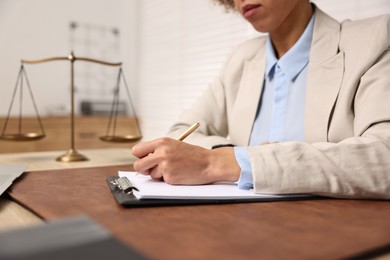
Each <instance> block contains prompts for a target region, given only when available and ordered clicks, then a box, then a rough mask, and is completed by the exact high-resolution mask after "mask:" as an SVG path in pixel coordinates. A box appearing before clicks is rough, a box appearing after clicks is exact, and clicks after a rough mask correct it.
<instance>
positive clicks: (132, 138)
mask: <svg viewBox="0 0 390 260" xmlns="http://www.w3.org/2000/svg"><path fill="white" fill-rule="evenodd" d="M141 138H142V136H141V135H119V136H113V135H105V136H101V137H100V138H99V139H100V140H102V141H104V142H111V143H133V142H137V141H139V140H141Z"/></svg>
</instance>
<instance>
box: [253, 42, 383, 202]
mask: <svg viewBox="0 0 390 260" xmlns="http://www.w3.org/2000/svg"><path fill="white" fill-rule="evenodd" d="M387 48H388V49H387V50H385V51H384V53H383V54H382V55H381V56H380V57H379V59H378V60H377V61H376V62H375V64H373V66H370V68H369V69H368V70H367V71H366V73H365V74H364V75H363V76H362V77H361V78H360V80H359V86H358V88H357V89H358V90H357V92H356V93H355V96H354V102H353V108H354V113H355V120H354V133H355V134H354V136H353V137H350V138H347V139H344V140H342V141H340V142H338V143H330V142H318V143H312V144H309V143H303V142H286V143H278V144H269V145H262V146H254V147H248V153H249V157H250V161H251V166H252V171H253V178H254V188H255V192H259V193H279V194H291V193H311V194H314V195H324V196H330V197H341V198H379V199H390V75H389V73H390V50H389V47H387ZM346 109H349V108H346Z"/></svg>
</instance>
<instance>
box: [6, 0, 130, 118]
mask: <svg viewBox="0 0 390 260" xmlns="http://www.w3.org/2000/svg"><path fill="white" fill-rule="evenodd" d="M135 6H136V0H66V1H64V0H1V1H0V115H1V116H4V115H6V113H7V111H8V107H9V102H10V100H11V95H12V91H13V89H14V85H15V82H16V75H17V72H18V70H19V66H20V59H40V58H45V57H52V56H67V55H68V54H69V53H70V51H71V50H70V38H69V23H70V22H71V21H78V22H82V23H88V24H98V25H105V26H110V27H117V28H119V29H120V31H121V37H122V38H121V44H120V45H121V53H122V55H121V56H122V59H121V61H123V62H124V64H125V65H124V69H125V72H126V77H127V79H128V81H129V84H130V85H131V86H134V84H135V82H134V78H135V75H134V70H133V67H134V66H135V65H134V63H135V59H136V58H135V54H136V51H135V41H134V39H135V35H134V34H135V32H136V31H135V30H134V28H136V22H135V19H136V9H135ZM76 55H77V53H76ZM91 58H94V57H91ZM75 66H78V62H76V63H75ZM69 67H70V65H69V63H68V62H51V63H46V64H39V65H26V70H27V73H28V76H29V79H30V82H31V85H32V88H33V92H34V96H35V99H36V102H37V105H38V110H39V112H40V114H41V115H45V114H49V113H51V112H53V109H55V108H58V107H67V108H69V104H70V101H69V98H70V93H69V92H70V91H69V84H70V82H69V81H70V70H69ZM76 85H77V82H76ZM26 98H28V96H27V97H26ZM25 112H26V115H28V114H29V113H30V114H31V113H32V112H33V110H32V108H31V106H30V107H26V108H25Z"/></svg>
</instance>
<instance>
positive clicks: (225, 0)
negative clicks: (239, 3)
mask: <svg viewBox="0 0 390 260" xmlns="http://www.w3.org/2000/svg"><path fill="white" fill-rule="evenodd" d="M212 2H214V3H216V4H219V5H222V6H223V7H225V9H226V11H235V5H234V0H212Z"/></svg>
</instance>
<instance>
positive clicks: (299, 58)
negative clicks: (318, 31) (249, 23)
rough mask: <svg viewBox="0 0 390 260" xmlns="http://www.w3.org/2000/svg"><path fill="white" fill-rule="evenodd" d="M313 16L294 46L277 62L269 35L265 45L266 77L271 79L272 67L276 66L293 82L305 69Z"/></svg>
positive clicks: (308, 53)
mask: <svg viewBox="0 0 390 260" xmlns="http://www.w3.org/2000/svg"><path fill="white" fill-rule="evenodd" d="M313 25H314V15H312V17H311V19H310V21H309V24H308V25H307V26H306V29H305V31H304V32H303V34H302V35H301V37H300V38H299V39H298V41H297V42H296V43H295V44H294V46H293V47H292V48H291V49H290V50H288V52H286V53H285V54H284V55H283V57H282V58H280V59H279V60H278V59H277V58H276V56H275V51H274V48H273V46H272V42H271V39H270V37H269V35H268V36H267V43H266V57H267V67H266V75H267V76H268V77H272V76H273V73H274V67H275V65H276V64H278V65H279V66H280V68H281V70H282V71H283V72H284V74H285V75H286V76H287V78H288V79H290V80H291V81H294V80H295V78H296V77H297V76H298V75H299V73H300V72H301V71H302V70H303V69H304V68H305V66H306V65H307V63H308V62H309V57H310V47H311V41H312V35H313Z"/></svg>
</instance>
